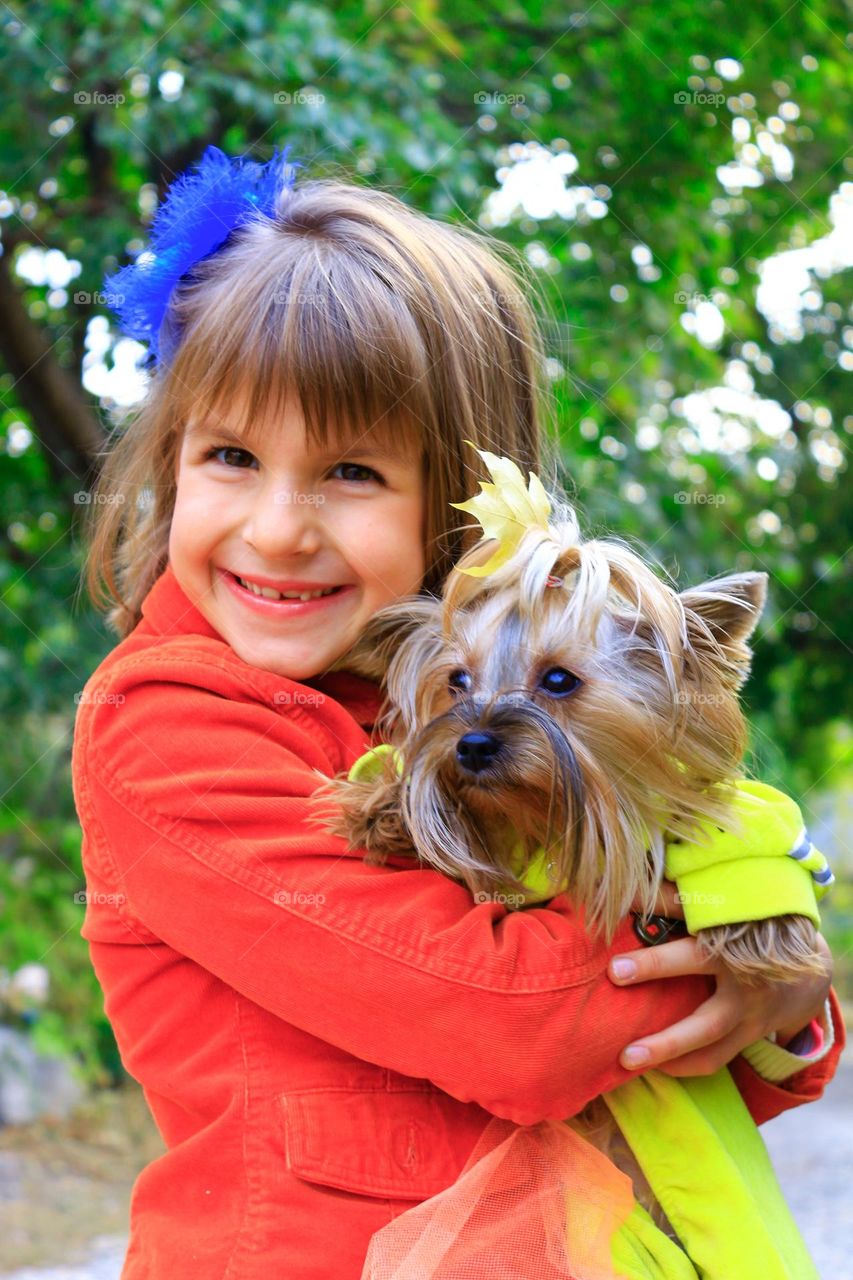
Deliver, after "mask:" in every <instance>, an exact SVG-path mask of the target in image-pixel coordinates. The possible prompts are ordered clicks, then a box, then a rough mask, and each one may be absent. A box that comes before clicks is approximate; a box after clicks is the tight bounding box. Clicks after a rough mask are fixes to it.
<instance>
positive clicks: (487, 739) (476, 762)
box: [456, 732, 501, 773]
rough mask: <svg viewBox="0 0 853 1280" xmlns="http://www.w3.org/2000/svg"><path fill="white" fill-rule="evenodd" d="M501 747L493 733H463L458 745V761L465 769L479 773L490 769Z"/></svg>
mask: <svg viewBox="0 0 853 1280" xmlns="http://www.w3.org/2000/svg"><path fill="white" fill-rule="evenodd" d="M500 747H501V744H500V741H499V739H498V738H496V737H495V735H494V734H493V733H475V732H472V733H463V735H462V737H461V738H460V739H459V741H458V742H457V744H456V759H457V760H458V761H459V763H460V764H461V765H462V768H463V769H468V770H469V771H470V772H471V773H479V772H480V771H481V770H482V769H487V768H488V767H489V765H490V764H491V763H492V761H493V760H494V758H495V756H496V755H497V753H498V751H500Z"/></svg>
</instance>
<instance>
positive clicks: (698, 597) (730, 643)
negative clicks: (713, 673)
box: [680, 573, 767, 688]
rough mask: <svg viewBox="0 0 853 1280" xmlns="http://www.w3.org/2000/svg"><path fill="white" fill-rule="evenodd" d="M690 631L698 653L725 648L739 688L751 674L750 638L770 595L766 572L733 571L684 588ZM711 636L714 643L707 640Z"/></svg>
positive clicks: (693, 646) (730, 673)
mask: <svg viewBox="0 0 853 1280" xmlns="http://www.w3.org/2000/svg"><path fill="white" fill-rule="evenodd" d="M680 599H681V603H682V605H683V606H684V613H685V618H686V621H687V635H688V639H689V641H690V645H691V648H692V649H693V651H694V653H695V654H696V655H697V657H700V658H701V657H702V656H703V655H705V656H708V657H713V654H712V653H709V649H716V652H717V653H718V654H719V651H720V650H722V651H723V653H724V654H725V657H726V664H725V665H726V667H727V674H728V675H729V677H730V678H731V680H732V682H733V683H734V685H735V687H736V688H739V687H740V685H742V684H743V682H744V680H745V679H746V677H747V675H748V674H749V664H750V656H751V655H750V649H749V645H748V644H747V641H748V640H749V637H750V636H751V635H752V633H753V631H754V630H755V627H756V624H757V623H758V619H759V618H760V617H761V612H762V610H763V608H764V603H765V601H766V599H767V574H766V573H733V574H730V575H729V576H728V577H725V578H715V579H713V580H712V581H711V582H703V583H702V584H701V585H700V586H698V587H690V588H688V589H687V590H686V591H682V592H681V595H680ZM709 633H710V636H711V639H712V641H713V642H715V643H714V644H713V645H712V646H709V644H708V636H709Z"/></svg>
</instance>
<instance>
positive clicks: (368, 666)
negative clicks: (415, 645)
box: [330, 595, 441, 684]
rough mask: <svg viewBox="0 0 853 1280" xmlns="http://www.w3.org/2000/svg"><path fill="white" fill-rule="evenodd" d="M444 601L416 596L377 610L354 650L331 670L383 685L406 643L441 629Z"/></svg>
mask: <svg viewBox="0 0 853 1280" xmlns="http://www.w3.org/2000/svg"><path fill="white" fill-rule="evenodd" d="M440 618H441V601H440V600H437V599H436V598H435V597H434V596H428V595H413V596H404V597H403V598H402V599H401V600H395V601H394V603H393V604H389V605H385V607H384V608H383V609H379V610H377V612H376V613H374V615H373V617H372V618H371V619H370V620H369V622H368V623H367V624H366V626H365V627H364V630H363V631H362V632H361V634H360V635H359V637H358V639H357V640H356V641H355V643H354V644H353V645H352V647H351V648H350V649H349V650H348V651H347V652H346V653H345V654H343V655H342V656H341V657H340V658H338V659H337V661H336V662H334V663H333V664H332V666H331V667H330V670H331V671H352V672H353V673H354V674H355V675H359V676H365V677H366V678H367V679H368V680H375V681H376V682H377V683H378V684H384V682H385V677H386V675H387V673H388V668H389V666H390V664H391V660H392V658H393V657H394V656H395V654H397V653H398V652H399V650H400V649H401V647H402V646H403V644H404V643H405V642H406V641H407V640H409V639H410V638H411V637H413V636H415V635H417V634H418V633H421V632H429V633H432V632H434V631H435V628H436V627H438V628H439V629H440Z"/></svg>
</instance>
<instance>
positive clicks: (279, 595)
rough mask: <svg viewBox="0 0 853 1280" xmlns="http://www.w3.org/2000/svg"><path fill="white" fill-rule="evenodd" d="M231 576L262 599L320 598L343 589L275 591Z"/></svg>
mask: <svg viewBox="0 0 853 1280" xmlns="http://www.w3.org/2000/svg"><path fill="white" fill-rule="evenodd" d="M232 577H233V578H234V580H235V581H236V582H239V584H240V586H241V587H243V589H244V590H245V591H251V592H252V594H253V595H256V596H261V597H262V598H263V599H264V600H320V599H322V598H323V596H333V595H336V594H337V592H339V591H342V590H343V588H342V587H324V588H323V589H322V590H321V591H276V590H275V589H274V588H273V587H262V586H260V585H259V583H257V582H250V581H249V579H247V578H241V577H240V576H239V575H238V574H236V573H235V574H232Z"/></svg>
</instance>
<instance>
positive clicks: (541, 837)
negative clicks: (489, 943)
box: [318, 496, 823, 1221]
mask: <svg viewBox="0 0 853 1280" xmlns="http://www.w3.org/2000/svg"><path fill="white" fill-rule="evenodd" d="M551 508H552V516H551V519H550V521H549V528H548V530H547V531H546V530H544V529H542V530H539V529H532V530H529V531H528V532H527V533H526V534H525V535H524V538H523V540H522V542H521V544H520V546H519V548H518V550H517V551H516V553H515V554H514V555H513V556H512V558H511V559H510V560H509V561H508V562H507V563H505V564H504V565H503V566H502V567H501V568H500V569H498V570H497V571H496V572H494V573H492V574H491V575H490V576H488V577H484V578H474V577H470V576H468V575H466V574H463V573H458V572H453V573H451V574H450V576H449V578H448V581H447V584H446V586H445V590H444V593H443V596H442V598H441V599H434V598H430V597H426V596H412V597H407V598H405V599H403V600H401V601H399V602H397V603H395V604H392V605H390V606H388V607H386V608H384V609H382V610H380V611H379V612H378V613H377V614H376V615H374V617H373V618H372V619H371V622H370V623H369V624H368V626H367V628H366V630H365V631H364V632H363V633H362V635H361V637H360V638H359V641H358V642H357V644H356V645H355V646H354V648H353V649H351V650H350V651H349V652H348V653H347V654H345V655H344V656H343V657H342V658H341V659H339V660H338V662H337V663H336V664H335V667H336V668H337V669H346V670H349V671H353V672H356V673H357V674H361V675H364V676H367V677H369V678H371V679H374V680H377V681H379V682H381V683H383V685H384V687H385V691H386V694H387V701H386V704H385V708H384V709H383V714H382V715H381V717H380V720H379V722H378V725H377V729H378V731H379V733H380V734H381V735H382V737H383V738H384V740H386V741H389V742H391V743H393V744H394V745H395V746H396V747H397V748H398V749H399V750H400V751H401V753H402V756H403V759H404V762H405V768H404V773H403V775H402V776H398V775H397V773H396V771H395V770H394V768H393V765H392V764H391V762H390V761H386V764H385V768H384V771H383V776H382V777H381V778H380V779H378V780H374V781H347V780H346V779H345V778H343V779H341V778H339V779H335V780H333V781H332V782H331V783H330V784H329V787H328V789H327V790H328V791H329V792H330V793H331V795H332V796H333V798H334V800H335V801H336V804H337V806H338V809H337V812H336V814H335V815H334V816H333V817H332V818H331V820H329V819H326V821H325V822H324V825H326V826H327V828H328V829H330V830H333V831H335V832H337V833H338V834H342V835H344V836H346V837H347V839H348V840H349V842H350V846H351V847H353V848H363V849H365V850H366V851H367V852H368V857H369V860H371V861H374V862H380V863H381V862H382V861H384V859H385V858H386V857H387V856H388V855H389V854H397V853H412V852H414V853H415V854H417V856H418V857H419V858H420V860H421V861H422V862H423V863H424V864H426V865H428V866H430V867H433V868H435V869H437V870H439V871H442V872H444V873H445V874H447V875H449V876H451V877H453V878H455V879H457V880H460V881H462V882H463V883H465V884H466V885H467V886H468V887H469V888H470V889H471V891H472V892H473V893H481V894H482V893H484V892H485V893H492V892H495V891H497V890H498V889H503V890H506V889H507V887H514V888H516V889H519V890H520V891H523V886H522V885H521V884H519V882H518V881H517V880H516V879H515V878H514V876H513V875H512V872H511V869H510V866H509V855H510V852H511V850H512V848H513V846H514V845H515V844H516V842H517V841H518V840H521V841H523V844H524V848H525V850H526V853H527V856H528V857H530V856H532V855H533V854H534V852H535V851H536V849H537V848H539V847H544V848H545V849H546V850H547V853H548V856H549V858H550V863H549V868H550V874H552V875H553V880H554V883H555V892H556V891H557V889H556V886H559V885H561V884H563V883H565V884H566V885H567V886H568V892H569V894H570V895H571V897H572V899H573V901H574V902H575V903H576V904H577V905H578V906H579V907H581V908H582V909H583V913H584V919H585V923H586V926H587V927H588V928H589V929H590V930H593V931H598V930H603V931H604V933H605V935H606V936H607V938H608V941H609V940H610V939H611V938H612V936H613V933H614V932H615V929H616V927H617V925H618V924H619V922H620V921H621V920H623V919H624V918H625V916H626V915H627V914H628V912H629V910H630V909H631V906H632V903H633V902H634V901H635V900H638V901H641V902H643V903H645V904H646V905H645V910H646V913H651V912H652V911H653V910H654V902H655V896H656V892H657V889H658V887H659V884H660V880H661V876H662V871H663V860H664V836H665V834H666V836H667V838H669V839H672V838H681V839H683V840H691V839H695V838H696V837H697V832H698V824H699V823H700V822H702V821H704V820H709V819H710V820H712V821H713V822H714V823H716V824H719V823H722V822H724V821H727V820H730V815H729V801H730V794H731V782H732V780H733V779H734V778H736V777H737V776H738V775H739V773H740V771H741V765H742V758H743V754H744V749H745V744H746V730H745V722H744V718H743V715H742V712H741V709H740V706H739V702H738V691H739V689H740V687H741V686H742V684H743V682H744V680H745V679H746V676H747V674H748V671H749V666H750V650H749V646H748V643H747V642H748V640H749V637H750V635H751V633H752V631H753V629H754V627H755V625H756V622H757V620H758V618H759V615H760V613H761V610H762V608H763V605H764V600H765V595H766V575H765V574H762V573H738V574H732V575H731V576H729V577H725V578H720V579H717V580H715V581H711V582H705V583H703V584H702V585H701V586H698V587H694V588H692V589H689V590H686V591H682V592H680V593H679V592H678V591H676V590H675V589H674V588H673V587H672V586H670V585H669V584H668V583H667V582H666V581H664V580H663V578H662V577H661V576H660V575H659V574H658V573H657V572H655V571H653V570H652V568H650V567H649V566H648V565H647V564H646V563H645V562H644V560H643V559H642V558H641V557H640V556H639V555H638V554H636V553H635V552H634V551H633V550H632V549H631V548H630V547H629V546H627V545H626V544H625V543H624V542H622V541H619V540H617V539H610V538H607V539H595V540H590V541H585V540H584V539H583V538H582V536H581V533H580V530H579V527H578V522H577V518H576V516H575V513H574V511H573V509H572V508H571V506H570V505H569V504H568V503H567V502H565V501H564V500H563V499H562V498H555V497H553V496H552V498H551ZM493 550H494V543H493V542H491V541H489V540H486V539H481V541H480V542H479V543H478V544H477V546H476V547H474V548H472V550H471V551H469V552H468V554H467V555H466V556H465V557H464V558H463V559H462V560H461V561H460V565H459V566H458V567H459V568H462V567H467V566H469V565H478V564H482V563H484V562H485V561H486V560H487V559H488V558H489V554H490V553H491V552H492V551H493ZM554 578H556V579H558V581H557V582H556V583H554ZM549 579H550V582H551V583H552V584H553V585H549ZM555 670H556V671H562V672H565V673H570V674H571V676H572V677H573V679H568V678H567V677H565V676H563V677H561V676H555V675H554V672H555ZM459 673H464V674H461V675H460V674H459ZM548 673H551V674H550V675H548ZM543 677H547V684H548V685H550V687H551V690H552V691H551V692H549V691H548V690H547V688H545V687H543V684H542V681H543ZM574 678H576V679H577V684H576V685H575V683H574ZM560 681H562V682H563V688H564V689H566V690H568V689H571V692H562V691H560V690H559V684H560ZM555 686H556V687H557V689H558V691H557V692H554V689H555ZM472 734H473V735H475V738H474V739H473V740H472V739H471V738H470V737H468V738H467V739H466V735H472ZM476 735H480V738H479V739H478V738H477V737H476ZM463 740H465V741H463ZM484 740H485V743H486V750H487V752H488V751H489V750H491V751H492V752H493V754H491V755H488V758H487V759H485V760H484V758H483V755H482V750H483V748H482V743H483V741H484ZM472 741H473V743H474V747H473V755H472V754H471V751H470V750H469V746H466V742H467V744H471V742H472ZM478 742H479V744H480V755H479V756H478V755H477V749H478V748H477V744H478ZM475 766H476V767H475ZM321 790H322V789H321ZM318 794H319V793H318ZM503 900H505V901H507V902H508V904H509V905H510V906H512V904H513V898H512V896H507V895H506V894H505V895H504V898H503ZM517 902H518V904H519V905H523V904H524V897H523V893H519V895H518V897H517ZM698 937H699V941H700V945H701V947H702V950H703V952H704V953H705V954H707V955H711V956H717V957H719V958H720V959H721V960H722V961H723V962H724V963H725V964H726V965H727V966H728V967H729V968H730V969H731V970H732V971H733V972H735V973H736V974H737V975H738V977H739V979H741V980H743V981H756V980H758V979H761V978H764V977H767V976H771V977H773V978H775V979H777V980H793V979H795V978H799V977H800V976H802V975H803V974H804V973H805V972H823V964H822V961H821V960H820V958H819V955H818V953H817V950H816V936H815V928H814V926H813V924H812V922H811V921H810V920H808V919H807V918H806V917H803V916H784V917H780V918H777V919H773V920H768V921H758V922H749V923H744V924H737V925H727V926H721V927H718V928H714V929H709V930H705V931H703V932H702V933H700V934H699V935H698ZM576 1123H577V1124H579V1125H580V1126H581V1127H582V1131H584V1132H585V1133H586V1134H587V1136H589V1137H590V1138H591V1140H593V1141H594V1142H595V1143H596V1145H600V1146H601V1147H602V1149H605V1150H607V1151H608V1152H609V1153H610V1154H611V1156H612V1157H614V1158H617V1156H614V1153H615V1152H617V1148H618V1146H619V1141H620V1135H618V1133H616V1132H615V1131H614V1126H613V1125H612V1123H611V1122H610V1120H609V1113H607V1112H606V1109H605V1108H604V1107H603V1104H600V1103H598V1104H597V1105H596V1103H592V1104H590V1107H589V1108H587V1109H586V1112H585V1113H583V1114H582V1116H581V1117H580V1118H578V1120H577V1121H576ZM617 1162H618V1163H619V1164H620V1165H621V1166H622V1167H627V1168H628V1171H629V1172H630V1173H631V1175H632V1176H633V1177H634V1179H635V1186H636V1187H637V1190H638V1194H639V1195H640V1197H641V1199H642V1200H643V1201H644V1202H645V1203H646V1204H647V1205H648V1206H649V1207H653V1208H654V1206H653V1205H652V1204H651V1200H650V1193H649V1192H648V1188H647V1186H645V1185H644V1180H643V1178H642V1175H640V1174H639V1171H638V1169H637V1168H636V1167H635V1166H634V1165H633V1162H632V1160H631V1159H630V1153H627V1152H626V1150H621V1151H619V1152H618V1158H617ZM658 1220H659V1221H665V1220H663V1219H662V1217H661V1215H660V1214H659V1213H658Z"/></svg>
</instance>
